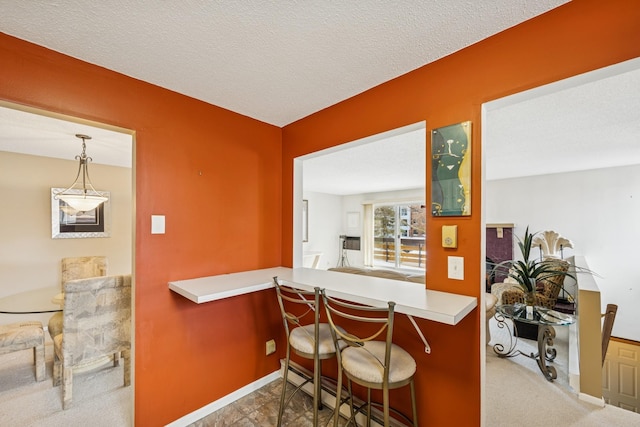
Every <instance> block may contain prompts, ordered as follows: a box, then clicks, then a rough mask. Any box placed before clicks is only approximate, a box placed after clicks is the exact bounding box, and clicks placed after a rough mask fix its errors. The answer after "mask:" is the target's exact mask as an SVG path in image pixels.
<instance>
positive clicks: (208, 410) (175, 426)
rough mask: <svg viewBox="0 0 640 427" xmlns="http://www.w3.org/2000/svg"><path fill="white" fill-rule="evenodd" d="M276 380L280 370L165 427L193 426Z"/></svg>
mask: <svg viewBox="0 0 640 427" xmlns="http://www.w3.org/2000/svg"><path fill="white" fill-rule="evenodd" d="M278 378H281V375H280V370H277V371H275V372H272V373H270V374H269V375H267V376H265V377H262V378H260V379H258V380H256V381H254V382H252V383H251V384H247V385H246V386H244V387H242V388H240V389H238V390H236V391H234V392H233V393H230V394H227V395H226V396H224V397H221V398H220V399H218V400H216V401H215V402H211V403H209V404H208V405H205V406H203V407H202V408H200V409H196V410H195V411H193V412H191V413H190V414H187V415H185V416H184V417H182V418H179V419H177V420H175V421H173V422H172V423H169V424H167V427H186V426H188V425H190V424H193V423H194V422H196V421H198V420H200V419H202V418H204V417H206V416H207V415H209V414H212V413H214V412H215V411H217V410H218V409H221V408H224V407H225V406H227V405H229V404H231V403H233V402H235V401H236V400H238V399H240V398H242V397H244V396H246V395H248V394H251V393H253V392H254V391H256V390H258V389H260V388H262V387H264V386H265V385H267V384H269V383H270V382H272V381H275V380H277V379H278Z"/></svg>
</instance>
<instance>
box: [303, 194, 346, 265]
mask: <svg viewBox="0 0 640 427" xmlns="http://www.w3.org/2000/svg"><path fill="white" fill-rule="evenodd" d="M303 198H304V199H305V200H308V201H309V208H308V209H309V211H308V219H309V241H308V242H305V243H303V244H302V250H303V252H309V251H312V252H322V257H321V258H320V263H319V264H318V268H319V269H322V270H326V269H327V268H331V267H335V266H336V265H337V263H338V257H339V256H340V253H339V251H338V246H339V244H340V237H339V236H340V235H341V234H344V231H343V230H342V219H341V213H342V197H341V196H335V195H332V194H324V193H315V192H311V191H306V192H304V193H303Z"/></svg>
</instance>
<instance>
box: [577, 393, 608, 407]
mask: <svg viewBox="0 0 640 427" xmlns="http://www.w3.org/2000/svg"><path fill="white" fill-rule="evenodd" d="M578 399H580V400H582V401H584V402H587V403H591V404H592V405H596V406H599V407H601V408H604V399H603V398H601V397H600V398H598V397H594V396H591V395H590V394H585V393H580V394H578Z"/></svg>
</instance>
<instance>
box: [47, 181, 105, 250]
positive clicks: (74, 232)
mask: <svg viewBox="0 0 640 427" xmlns="http://www.w3.org/2000/svg"><path fill="white" fill-rule="evenodd" d="M63 190H64V188H52V189H51V237H52V238H53V239H86V238H93V237H111V203H110V202H111V197H110V194H109V192H108V191H101V193H103V194H104V195H105V196H107V197H108V198H109V199H108V200H107V201H106V202H104V203H102V204H101V205H99V206H98V207H97V208H95V209H92V210H90V211H84V212H82V211H76V210H75V209H73V208H71V207H70V206H68V205H67V204H66V203H65V202H64V201H63V200H60V199H58V198H56V197H55V195H56V194H57V193H59V192H61V191H63ZM67 191H77V192H78V194H80V192H81V191H80V190H67Z"/></svg>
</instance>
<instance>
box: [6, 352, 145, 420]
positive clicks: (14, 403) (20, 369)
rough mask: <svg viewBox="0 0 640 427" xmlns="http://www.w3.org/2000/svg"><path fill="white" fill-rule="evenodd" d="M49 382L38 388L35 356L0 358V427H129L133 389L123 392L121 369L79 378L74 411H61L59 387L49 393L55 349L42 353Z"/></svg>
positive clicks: (18, 354) (20, 354)
mask: <svg viewBox="0 0 640 427" xmlns="http://www.w3.org/2000/svg"><path fill="white" fill-rule="evenodd" d="M45 354H46V361H47V378H46V379H45V380H44V381H41V382H36V381H35V375H34V370H33V357H32V355H33V352H32V351H31V350H24V351H18V352H14V353H9V354H6V355H3V356H0V426H12V427H26V426H29V427H40V426H42V427H70V426H95V427H102V426H104V427H126V426H131V425H132V422H131V420H132V393H133V388H132V387H123V385H124V379H123V367H122V363H121V364H120V366H118V367H115V368H114V367H113V366H112V365H109V364H108V365H106V366H105V367H103V368H99V369H97V370H94V371H91V372H87V373H84V374H78V375H76V376H74V381H73V406H72V407H71V408H69V409H67V410H66V411H63V410H62V394H61V390H60V387H53V383H52V369H53V348H52V346H51V344H49V345H47V346H46V349H45Z"/></svg>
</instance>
